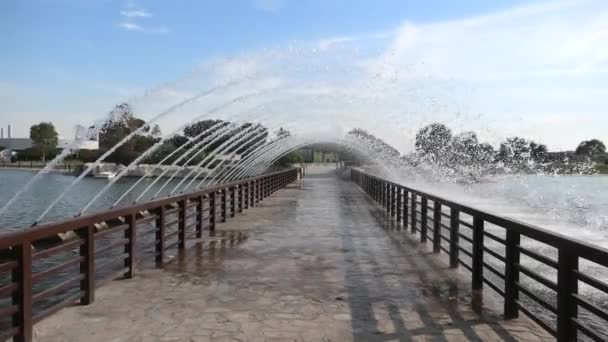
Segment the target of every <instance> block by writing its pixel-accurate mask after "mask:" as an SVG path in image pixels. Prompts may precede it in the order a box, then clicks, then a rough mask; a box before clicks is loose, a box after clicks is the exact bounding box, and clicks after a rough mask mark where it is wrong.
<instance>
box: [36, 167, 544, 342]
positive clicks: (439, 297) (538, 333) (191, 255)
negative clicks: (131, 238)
mask: <svg viewBox="0 0 608 342" xmlns="http://www.w3.org/2000/svg"><path fill="white" fill-rule="evenodd" d="M219 229H221V230H222V231H225V232H227V234H233V233H238V234H233V235H239V236H240V237H241V238H240V239H238V240H236V239H235V240H233V241H232V242H226V243H219V242H218V243H213V244H210V243H209V242H204V243H197V244H195V245H194V246H192V247H191V248H189V249H188V250H187V251H186V252H185V253H184V254H183V255H178V256H176V260H175V261H173V262H171V263H169V264H167V265H166V266H165V267H164V269H162V270H159V269H143V270H140V271H139V272H138V273H137V274H136V276H135V278H133V279H130V280H120V281H115V282H112V283H111V284H109V285H107V286H106V287H103V288H101V289H99V290H98V291H97V293H96V301H95V303H94V304H92V305H89V306H74V307H70V308H67V309H64V310H62V311H60V312H59V313H57V314H56V315H54V316H52V317H50V318H48V319H47V320H45V321H43V322H41V323H39V324H38V325H36V326H35V336H36V338H37V340H40V341H501V340H504V341H551V340H553V339H552V338H551V337H550V336H549V335H548V334H547V333H546V332H544V331H543V330H542V329H540V328H539V327H537V326H536V325H534V324H533V323H532V322H530V321H529V320H527V319H516V320H511V321H508V322H505V321H501V318H500V316H499V315H498V314H497V312H498V310H495V309H494V308H493V307H494V305H493V303H492V298H491V297H489V296H487V298H484V303H485V304H484V308H483V310H482V311H481V313H479V314H477V313H475V312H474V311H473V310H472V309H471V307H472V305H471V296H470V285H469V284H468V281H467V279H466V277H465V273H460V272H459V271H455V270H451V269H449V268H447V266H446V263H445V261H443V260H442V259H439V258H437V257H436V256H435V255H433V254H432V253H431V252H430V251H429V249H427V248H426V247H424V246H419V244H418V243H417V242H415V241H416V238H415V237H412V236H410V233H408V232H406V231H404V230H403V229H402V227H400V226H398V225H395V224H394V223H393V222H392V221H391V220H390V219H389V218H387V217H386V216H385V215H384V212H383V211H382V210H380V209H379V208H378V207H377V206H375V205H374V204H373V203H372V202H371V200H370V199H369V198H368V197H367V196H366V195H365V194H364V193H363V192H362V191H361V190H360V189H359V188H357V187H356V186H354V185H353V184H352V183H350V182H348V181H345V180H340V179H339V178H337V177H335V175H334V174H333V170H332V169H329V168H321V167H317V168H316V169H315V168H314V167H310V168H309V170H308V174H307V175H306V177H305V178H304V180H302V181H301V182H299V183H294V184H293V185H290V186H289V188H288V189H284V190H280V191H278V192H276V193H275V194H273V195H272V196H271V197H269V198H267V199H265V200H264V201H263V202H262V203H260V206H258V207H256V208H254V209H250V210H247V211H245V212H244V213H243V214H241V215H237V216H236V217H235V218H234V219H231V220H229V221H228V222H227V223H225V224H222V225H221V226H220V228H219Z"/></svg>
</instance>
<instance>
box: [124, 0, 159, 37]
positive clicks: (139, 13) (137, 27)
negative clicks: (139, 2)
mask: <svg viewBox="0 0 608 342" xmlns="http://www.w3.org/2000/svg"><path fill="white" fill-rule="evenodd" d="M120 16H121V17H123V18H124V20H123V21H122V22H121V23H120V24H118V26H119V27H120V28H123V29H125V30H127V31H136V32H143V33H158V34H166V33H169V32H170V30H169V29H168V28H166V27H164V26H148V25H143V24H141V22H140V20H141V19H147V18H150V17H152V16H153V14H152V12H150V11H148V10H147V9H145V8H142V7H138V6H136V5H135V3H134V2H133V1H129V2H127V9H126V10H122V11H120Z"/></svg>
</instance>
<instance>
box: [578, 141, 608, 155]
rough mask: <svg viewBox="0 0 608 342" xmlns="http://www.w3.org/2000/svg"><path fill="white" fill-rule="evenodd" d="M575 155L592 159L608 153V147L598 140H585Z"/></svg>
mask: <svg viewBox="0 0 608 342" xmlns="http://www.w3.org/2000/svg"><path fill="white" fill-rule="evenodd" d="M574 153H575V154H577V155H579V156H586V157H590V158H594V157H597V156H599V155H602V154H604V153H606V145H604V143H603V142H602V141H600V140H598V139H591V140H585V141H583V142H581V143H580V144H579V145H578V147H577V148H576V151H575V152H574Z"/></svg>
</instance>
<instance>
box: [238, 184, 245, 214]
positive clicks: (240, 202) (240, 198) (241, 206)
mask: <svg viewBox="0 0 608 342" xmlns="http://www.w3.org/2000/svg"><path fill="white" fill-rule="evenodd" d="M243 186H244V184H239V185H238V187H239V196H238V208H239V213H242V212H243Z"/></svg>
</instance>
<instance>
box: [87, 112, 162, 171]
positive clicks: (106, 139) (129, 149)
mask: <svg viewBox="0 0 608 342" xmlns="http://www.w3.org/2000/svg"><path fill="white" fill-rule="evenodd" d="M145 124H146V122H145V121H144V120H142V119H139V118H137V117H135V115H134V114H133V111H132V109H131V107H130V106H129V104H128V103H121V104H119V105H117V106H116V107H114V109H113V110H112V111H111V112H110V119H109V120H108V121H106V122H105V123H104V124H103V126H102V127H101V129H100V131H99V149H100V150H101V151H102V152H105V151H108V150H110V149H112V148H113V147H114V146H116V144H118V143H119V142H120V141H122V140H123V139H124V138H125V137H127V136H128V135H129V134H131V133H132V132H134V131H135V130H137V129H138V128H140V127H142V126H144V125H145ZM153 132H154V134H157V135H160V128H157V127H155V128H154V130H153ZM158 139H159V138H157V137H155V136H154V135H153V134H151V133H150V129H149V127H147V128H146V129H143V130H142V134H136V135H135V136H133V137H132V138H131V139H129V141H127V142H126V143H125V144H123V145H121V146H120V147H118V148H117V149H116V150H115V151H114V152H112V154H110V156H108V158H107V159H106V160H107V161H109V162H113V163H117V164H123V165H127V164H129V163H131V162H132V161H133V160H134V159H135V158H137V156H138V155H139V154H140V153H142V152H144V151H146V150H147V149H148V148H150V147H151V146H152V145H153V144H154V143H155V142H156V141H158Z"/></svg>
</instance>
